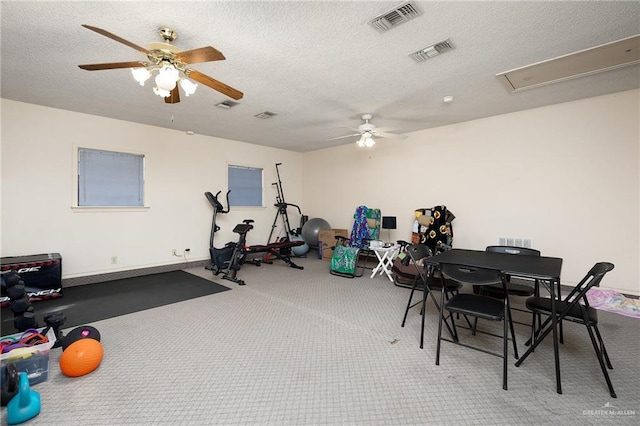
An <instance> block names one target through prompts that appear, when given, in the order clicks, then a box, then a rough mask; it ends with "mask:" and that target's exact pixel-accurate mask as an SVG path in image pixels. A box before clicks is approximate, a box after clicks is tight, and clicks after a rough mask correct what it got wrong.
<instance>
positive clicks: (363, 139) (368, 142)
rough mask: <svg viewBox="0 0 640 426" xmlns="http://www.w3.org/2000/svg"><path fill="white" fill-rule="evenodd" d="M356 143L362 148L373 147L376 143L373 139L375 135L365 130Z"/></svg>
mask: <svg viewBox="0 0 640 426" xmlns="http://www.w3.org/2000/svg"><path fill="white" fill-rule="evenodd" d="M356 144H357V145H358V146H359V147H361V148H362V147H365V146H366V147H367V148H371V147H372V146H374V145H375V144H376V141H375V140H374V139H373V136H372V135H371V133H369V132H364V133H363V134H362V136H360V139H358V141H357V142H356Z"/></svg>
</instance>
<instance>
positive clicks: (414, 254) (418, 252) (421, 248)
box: [405, 244, 433, 282]
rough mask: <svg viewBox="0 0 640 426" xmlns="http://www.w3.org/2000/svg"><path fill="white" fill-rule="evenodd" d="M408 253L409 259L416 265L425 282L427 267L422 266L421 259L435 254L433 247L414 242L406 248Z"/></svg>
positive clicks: (416, 269)
mask: <svg viewBox="0 0 640 426" xmlns="http://www.w3.org/2000/svg"><path fill="white" fill-rule="evenodd" d="M405 251H406V253H407V254H408V255H409V256H408V257H409V259H410V260H411V263H412V264H413V266H414V267H415V271H416V272H417V274H418V275H419V276H420V278H421V280H422V281H423V282H424V281H425V280H426V278H427V269H425V267H424V266H422V267H421V266H420V263H419V262H420V260H421V259H424V258H425V257H431V256H433V252H432V251H431V249H430V248H429V247H428V246H427V245H425V244H412V245H410V246H407V247H406V248H405Z"/></svg>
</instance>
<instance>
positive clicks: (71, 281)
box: [62, 260, 209, 288]
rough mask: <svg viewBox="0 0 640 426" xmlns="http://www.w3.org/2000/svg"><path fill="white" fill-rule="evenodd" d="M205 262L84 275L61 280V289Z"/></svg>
mask: <svg viewBox="0 0 640 426" xmlns="http://www.w3.org/2000/svg"><path fill="white" fill-rule="evenodd" d="M208 264H209V262H208V261H206V260H197V261H193V262H184V263H172V264H170V265H161V266H152V267H149V268H140V269H130V270H127V271H118V272H109V273H105V274H96V275H86V276H83V277H74V278H63V279H62V288H65V287H75V286H79V285H86V284H95V283H101V282H105V281H114V280H121V279H123V278H133V277H140V276H143V275H150V274H159V273H161V272H171V271H179V270H181V269H186V268H193V267H199V266H201V267H203V268H204V266H205V265H208Z"/></svg>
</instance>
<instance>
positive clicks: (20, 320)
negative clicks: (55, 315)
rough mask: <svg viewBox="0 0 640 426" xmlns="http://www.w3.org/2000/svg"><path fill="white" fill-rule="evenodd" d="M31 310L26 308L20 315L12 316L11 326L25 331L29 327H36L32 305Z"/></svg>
mask: <svg viewBox="0 0 640 426" xmlns="http://www.w3.org/2000/svg"><path fill="white" fill-rule="evenodd" d="M30 308H31V310H27V311H26V312H25V313H23V314H22V315H16V316H15V317H14V318H13V326H14V327H15V328H16V329H17V330H18V331H25V330H28V329H30V328H38V322H37V321H36V314H35V313H34V312H33V306H30Z"/></svg>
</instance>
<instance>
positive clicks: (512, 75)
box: [496, 35, 640, 92]
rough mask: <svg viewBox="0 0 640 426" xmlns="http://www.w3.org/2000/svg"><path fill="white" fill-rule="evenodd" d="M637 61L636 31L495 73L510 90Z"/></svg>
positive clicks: (638, 37)
mask: <svg viewBox="0 0 640 426" xmlns="http://www.w3.org/2000/svg"><path fill="white" fill-rule="evenodd" d="M637 63H640V35H635V36H631V37H628V38H624V39H621V40H617V41H613V42H611V43H606V44H601V45H599V46H596V47H592V48H589V49H585V50H581V51H578V52H574V53H570V54H568V55H564V56H559V57H557V58H554V59H549V60H547V61H542V62H538V63H535V64H532V65H528V66H525V67H522V68H516V69H513V70H511V71H505V72H502V73H499V74H496V77H498V79H499V80H500V81H501V82H502V83H503V84H504V85H505V87H506V88H507V90H509V91H510V92H518V91H521V90H525V89H531V88H534V87H538V86H544V85H547V84H553V83H558V82H561V81H565V80H569V79H572V78H578V77H583V76H586V75H590V74H595V73H599V72H604V71H609V70H612V69H615V68H620V67H625V66H628V65H633V64H637Z"/></svg>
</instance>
